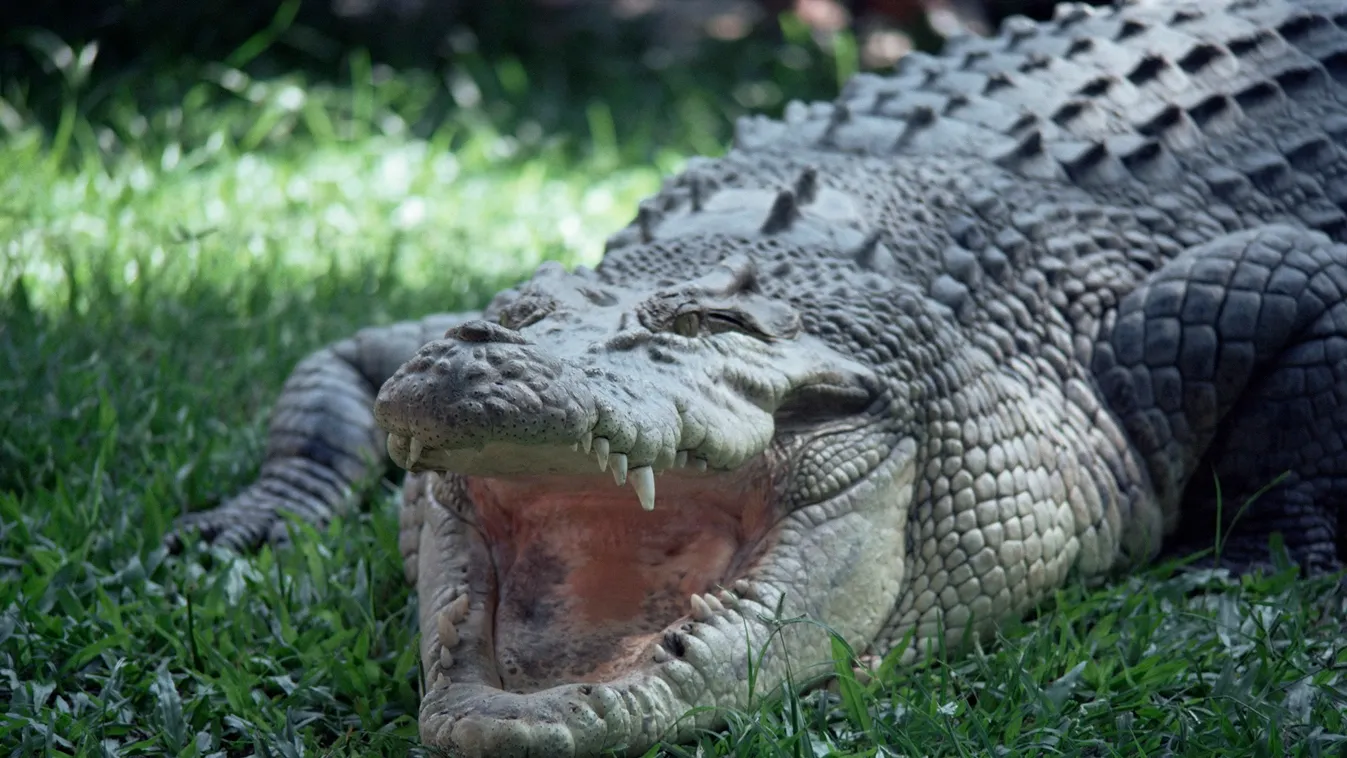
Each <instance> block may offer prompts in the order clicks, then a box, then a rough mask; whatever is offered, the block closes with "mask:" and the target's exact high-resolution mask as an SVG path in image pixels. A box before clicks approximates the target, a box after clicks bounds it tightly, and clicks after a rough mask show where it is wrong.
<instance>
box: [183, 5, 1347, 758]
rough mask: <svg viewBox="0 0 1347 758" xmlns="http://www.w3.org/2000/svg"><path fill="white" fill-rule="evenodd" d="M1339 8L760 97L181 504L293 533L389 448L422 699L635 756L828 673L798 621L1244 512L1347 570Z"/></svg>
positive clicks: (452, 713) (1022, 579)
mask: <svg viewBox="0 0 1347 758" xmlns="http://www.w3.org/2000/svg"><path fill="white" fill-rule="evenodd" d="M1345 27H1347V3H1344V2H1342V0H1301V1H1299V2H1291V1H1289V0H1265V1H1258V0H1236V1H1234V2H1232V1H1230V0H1202V1H1201V2H1182V3H1176V2H1153V3H1149V4H1147V3H1137V4H1130V5H1124V6H1121V7H1117V8H1110V9H1105V10H1095V9H1092V8H1089V7H1086V6H1079V5H1067V6H1062V7H1061V8H1060V9H1059V11H1058V13H1057V14H1056V16H1055V18H1054V19H1053V20H1052V21H1050V22H1047V23H1043V24H1035V23H1033V22H1030V21H1027V20H1024V19H1012V20H1011V21H1009V22H1008V23H1006V24H1005V25H1004V27H1003V28H1002V30H1001V31H1000V33H999V36H997V37H995V38H991V39H971V38H970V39H964V40H959V41H955V42H952V43H951V44H950V45H949V47H948V49H947V50H946V51H945V52H944V53H943V54H941V55H940V56H938V57H932V56H927V55H920V54H913V55H910V56H907V57H906V58H905V59H904V60H903V61H902V62H901V64H900V65H899V66H898V67H897V69H896V70H895V71H893V72H892V73H889V74H886V75H882V76H881V75H871V74H861V75H858V76H856V77H855V78H854V79H853V80H851V82H850V83H849V84H848V85H847V86H846V87H845V89H844V91H843V92H842V93H841V95H840V96H839V97H838V98H837V99H836V100H835V101H834V102H832V103H814V104H803V103H792V104H791V105H790V106H789V107H788V108H787V109H786V112H785V116H784V119H783V120H779V121H778V120H772V119H768V118H750V119H746V120H743V121H741V122H740V123H739V124H738V126H737V133H736V136H735V140H734V145H733V147H732V149H731V150H730V151H729V152H728V154H727V155H725V156H724V157H722V158H719V159H714V160H711V159H698V160H694V161H692V162H690V163H689V164H688V166H687V168H686V170H685V171H683V172H681V173H679V174H678V175H677V176H674V177H671V178H670V179H669V180H668V181H667V182H666V184H665V186H664V187H663V189H662V190H661V191H660V192H659V193H658V194H657V195H655V196H654V197H652V198H650V199H649V200H648V201H646V202H643V203H642V204H641V206H640V209H639V212H638V213H636V215H635V218H634V220H633V221H632V222H631V223H630V224H629V225H628V226H627V227H626V228H624V229H622V230H621V231H619V232H618V233H616V234H615V235H614V236H613V237H612V238H611V241H610V243H609V245H608V248H607V250H606V252H605V255H604V258H603V261H602V263H600V264H599V265H598V266H597V267H596V268H594V269H593V270H589V269H586V268H583V267H581V268H577V269H575V270H573V271H569V272H568V271H565V270H563V269H562V268H561V267H560V266H557V265H555V264H549V265H543V266H542V267H540V268H539V269H538V271H537V272H536V274H535V275H534V276H533V277H532V278H531V279H530V280H529V281H527V282H525V283H523V284H521V285H520V286H518V287H517V288H515V289H511V290H508V291H506V292H503V293H501V294H499V295H498V296H497V297H496V298H495V299H494V300H493V301H492V302H491V303H490V305H489V306H488V307H487V308H486V309H485V310H484V311H482V312H480V313H468V314H456V315H453V314H451V315H441V316H433V317H429V318H427V319H425V320H423V321H420V322H416V323H403V324H397V325H393V326H385V327H378V328H371V329H367V330H365V331H362V332H360V333H359V334H357V335H355V336H354V337H352V338H350V339H347V340H344V341H341V342H338V343H335V344H333V345H331V346H329V347H327V348H324V349H322V350H321V351H319V352H317V353H315V354H314V355H312V356H310V357H309V358H307V359H306V360H304V361H303V362H302V363H301V364H299V366H298V368H297V369H296V370H295V372H294V374H293V375H292V377H291V378H290V379H289V381H288V382H287V384H286V385H285V388H284V389H283V391H282V394H281V396H280V399H279V401H278V402H277V406H276V409H275V413H274V416H273V419H272V425H271V432H270V433H271V437H270V447H269V449H268V452H267V460H266V462H265V464H264V466H263V468H262V472H261V475H260V479H259V481H258V482H257V483H256V484H255V485H253V486H252V487H250V488H249V489H247V490H245V491H244V492H242V493H241V494H239V495H238V496H236V497H235V498H233V499H232V500H229V501H227V502H226V503H225V504H223V505H222V506H221V507H220V508H218V509H216V510H213V511H208V512H205V513H202V514H195V515H193V516H191V517H189V519H188V520H187V521H186V522H185V523H184V526H185V527H193V528H200V529H201V530H202V533H203V534H204V535H205V537H206V538H208V539H212V540H216V541H221V542H225V543H229V544H233V545H239V546H246V545H250V544H255V543H258V542H260V541H262V540H265V539H276V538H282V537H283V536H284V533H285V527H284V525H285V521H284V520H283V519H280V518H279V516H280V514H281V513H282V512H289V513H295V514H298V515H299V517H301V518H306V519H310V520H312V521H315V522H320V521H323V520H325V519H327V518H329V517H330V516H331V515H332V514H333V513H334V512H336V511H337V510H339V508H341V507H345V505H347V504H348V503H349V502H350V501H351V499H352V494H351V493H352V491H353V489H354V485H355V483H357V482H360V481H362V480H363V479H364V478H365V477H367V476H369V475H371V474H372V473H374V472H377V471H382V470H383V466H384V459H383V456H382V451H383V450H384V449H386V450H387V452H388V453H389V454H390V456H391V458H392V460H393V461H394V462H395V463H396V464H397V465H398V466H400V467H401V468H403V469H407V470H408V471H410V472H412V473H410V474H409V475H408V476H407V478H406V481H405V484H404V488H403V502H404V505H403V508H402V521H401V524H402V532H401V548H402V552H403V554H404V556H405V566H406V572H407V575H408V577H409V578H410V579H411V580H412V581H413V582H414V583H415V586H416V590H417V592H418V596H419V603H420V606H419V607H420V623H421V654H422V656H421V657H422V661H423V666H424V676H425V686H426V693H425V697H424V700H423V704H422V708H421V713H420V729H421V734H422V738H423V740H424V741H425V742H426V743H428V744H430V745H437V746H442V747H446V748H449V749H450V751H451V752H453V753H456V754H460V755H467V756H592V755H597V754H600V753H601V752H603V751H606V750H614V751H616V752H617V753H619V754H626V755H637V754H640V753H642V752H643V751H646V750H647V749H648V748H649V747H650V746H651V745H652V744H654V743H655V742H657V741H659V740H661V739H666V740H680V739H684V738H687V737H689V736H690V735H692V734H694V733H695V731H696V730H699V729H703V728H706V727H708V726H714V725H716V724H718V723H720V718H721V716H720V715H719V712H718V710H717V709H718V708H725V707H742V706H745V705H746V704H747V702H748V697H749V694H750V693H749V670H750V668H751V667H753V668H755V669H756V670H755V671H754V676H755V677H756V685H757V688H758V692H760V693H761V692H763V691H767V690H771V689H773V688H776V687H778V686H779V685H780V684H781V682H783V681H784V677H785V676H786V673H787V670H788V668H789V669H790V670H791V672H792V676H794V677H795V678H794V679H793V681H795V682H799V683H801V684H802V685H803V684H806V683H808V681H809V677H810V675H811V673H818V674H826V673H827V672H828V671H830V670H831V664H829V663H827V661H828V659H829V655H830V649H829V643H828V638H827V636H826V634H825V632H824V631H823V628H822V626H820V625H813V624H790V625H786V626H781V625H780V624H778V623H777V621H775V619H780V618H795V617H807V618H810V619H814V620H817V621H819V622H822V623H823V624H826V625H827V627H828V628H830V629H831V630H832V631H833V632H834V633H836V634H838V635H840V636H841V637H842V638H844V639H845V640H847V641H848V642H849V643H850V644H851V645H852V646H854V647H855V648H856V649H857V650H861V651H869V652H870V653H872V654H883V653H885V652H886V651H888V650H890V649H892V648H893V647H894V645H895V644H896V643H897V642H898V641H899V640H902V639H904V637H905V636H909V635H910V637H911V641H912V644H911V646H910V647H909V648H908V653H909V657H910V656H919V655H925V654H928V653H929V651H930V650H931V649H932V646H935V645H940V644H943V643H949V644H956V643H958V642H959V641H961V640H967V639H970V638H974V637H984V638H985V637H986V636H988V635H989V634H991V633H992V631H993V630H994V629H995V627H996V624H997V623H998V621H1004V620H1006V619H1007V618H1011V617H1016V616H1019V615H1021V614H1024V613H1025V612H1027V611H1028V610H1029V609H1031V608H1032V607H1033V606H1035V604H1037V603H1039V602H1040V601H1041V600H1043V599H1044V598H1045V597H1047V596H1048V595H1050V594H1051V593H1052V592H1053V591H1054V589H1055V588H1058V587H1060V586H1062V584H1063V583H1064V582H1067V581H1069V580H1071V578H1072V577H1094V576H1103V575H1106V574H1109V573H1112V572H1117V571H1120V570H1124V569H1126V568H1127V567H1129V566H1134V565H1136V564H1137V563H1138V562H1141V561H1146V560H1149V559H1152V558H1154V557H1155V556H1157V555H1158V554H1160V553H1161V552H1162V551H1165V550H1172V551H1188V550H1194V549H1199V548H1204V547H1211V546H1212V544H1213V537H1214V535H1216V534H1217V533H1218V531H1217V530H1218V528H1219V530H1220V532H1219V533H1220V534H1221V535H1222V538H1221V539H1222V544H1221V548H1222V550H1221V552H1220V554H1219V556H1215V555H1212V556H1209V557H1208V559H1207V560H1208V561H1209V562H1210V561H1213V560H1219V561H1222V562H1226V563H1229V564H1231V565H1234V566H1236V567H1248V566H1251V565H1257V564H1259V563H1261V562H1263V561H1266V560H1268V557H1269V556H1268V551H1269V542H1270V537H1271V535H1272V534H1273V533H1274V532H1276V533H1280V534H1281V535H1282V536H1283V544H1284V548H1285V550H1286V554H1287V555H1288V556H1289V557H1290V558H1291V559H1292V560H1294V561H1296V562H1297V563H1299V564H1300V565H1301V566H1302V567H1303V568H1305V569H1306V570H1308V571H1322V570H1330V569H1336V568H1338V567H1340V566H1341V564H1342V559H1343V557H1344V553H1345V552H1347V550H1345V549H1344V548H1345V544H1344V543H1345V541H1344V539H1343V532H1344V531H1347V527H1343V526H1342V525H1340V518H1341V516H1342V513H1343V507H1344V505H1345V504H1347V445H1345V444H1344V443H1345V442H1347V297H1345V296H1347V246H1344V244H1342V243H1343V242H1344V241H1347V214H1345V213H1344V209H1347V160H1345V156H1347V153H1345V152H1344V150H1347V105H1344V103H1347V83H1345V80H1347V31H1344V28H1345ZM376 392H377V396H376ZM615 482H616V483H615ZM1269 485H1270V486H1269ZM1255 494H1257V495H1258V497H1257V498H1253V499H1251V497H1252V496H1253V495H1255ZM1246 501H1247V502H1246ZM1237 511H1240V513H1239V514H1238V519H1235V518H1234V517H1235V515H1236V512H1237ZM1232 520H1233V521H1234V523H1233V524H1232V523H1231V522H1232ZM773 633H775V636H772V635H773ZM769 637H770V639H769ZM763 651H765V655H764V656H763V657H761V658H760V659H759V658H758V657H757V655H758V653H760V652H763ZM814 664H821V665H819V666H815V665H814ZM694 708H699V710H697V711H696V712H695V713H692V714H689V713H688V712H689V711H690V710H692V709H694Z"/></svg>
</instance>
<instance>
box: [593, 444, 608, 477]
mask: <svg viewBox="0 0 1347 758" xmlns="http://www.w3.org/2000/svg"><path fill="white" fill-rule="evenodd" d="M594 457H595V458H596V459H598V461H599V470H600V471H607V470H608V438H607V437H595V438H594Z"/></svg>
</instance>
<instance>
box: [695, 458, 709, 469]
mask: <svg viewBox="0 0 1347 758" xmlns="http://www.w3.org/2000/svg"><path fill="white" fill-rule="evenodd" d="M692 467H693V468H695V469H697V470H698V471H705V470H706V459H705V458H696V459H694V460H693V461H692Z"/></svg>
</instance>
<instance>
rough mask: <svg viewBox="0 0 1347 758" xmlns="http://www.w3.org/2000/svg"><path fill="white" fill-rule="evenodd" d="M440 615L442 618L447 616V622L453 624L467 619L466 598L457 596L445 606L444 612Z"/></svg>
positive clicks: (465, 596)
mask: <svg viewBox="0 0 1347 758" xmlns="http://www.w3.org/2000/svg"><path fill="white" fill-rule="evenodd" d="M441 614H442V615H443V616H447V617H448V618H449V621H451V622H453V623H455V624H457V623H459V622H460V621H462V620H463V619H465V618H467V617H468V596H467V595H459V596H458V597H456V598H454V599H453V601H451V602H450V603H449V605H447V606H445V608H444V610H443V611H441Z"/></svg>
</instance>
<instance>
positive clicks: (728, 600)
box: [720, 590, 739, 608]
mask: <svg viewBox="0 0 1347 758" xmlns="http://www.w3.org/2000/svg"><path fill="white" fill-rule="evenodd" d="M720 602H721V603H722V604H723V605H724V606H725V607H727V608H733V607H734V606H735V605H737V604H738V603H739V597H738V596H737V595H735V594H734V593H733V592H730V591H729V590H721V591H720Z"/></svg>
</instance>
